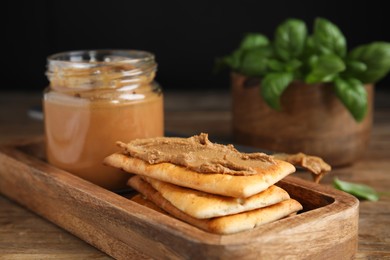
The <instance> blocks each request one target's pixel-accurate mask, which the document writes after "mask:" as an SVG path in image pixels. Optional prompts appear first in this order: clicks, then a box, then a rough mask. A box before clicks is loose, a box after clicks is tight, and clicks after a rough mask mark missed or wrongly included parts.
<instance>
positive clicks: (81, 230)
mask: <svg viewBox="0 0 390 260" xmlns="http://www.w3.org/2000/svg"><path fill="white" fill-rule="evenodd" d="M42 147H43V145H42V140H35V141H29V142H25V143H19V144H16V145H8V146H2V147H0V192H1V193H2V194H4V195H5V196H7V197H9V198H10V199H12V200H15V201H16V202H18V203H20V204H21V205H23V206H25V207H26V208H28V209H30V210H32V211H34V212H36V213H37V214H39V215H41V216H42V217H44V218H46V219H48V220H50V221H51V222H53V223H55V224H57V225H58V226H60V227H62V228H64V229H66V230H68V231H69V232H71V233H73V234H74V235H76V236H78V237H79V238H81V239H83V240H85V241H86V242H88V243H90V244H91V245H93V246H95V247H96V248H98V249H100V250H102V251H103V252H105V253H107V254H108V255H110V256H112V257H114V258H117V259H129V258H137V259H140V258H149V257H153V258H159V259H161V258H169V259H183V258H184V259H194V258H196V259H206V258H207V259H214V258H215V259H243V258H245V259H259V258H262V259H283V258H289V259H290V258H299V259H303V258H310V259H313V258H315V259H340V258H343V259H350V258H351V257H352V256H353V255H354V254H355V252H356V250H357V238H358V205H359V202H358V200H356V199H355V198H354V197H352V196H350V195H348V194H346V193H343V192H340V191H337V190H334V189H332V188H328V187H324V186H321V185H316V184H314V183H311V182H308V181H305V180H302V179H299V178H295V177H288V178H285V179H284V180H283V181H281V182H280V183H279V184H280V186H281V187H282V188H284V189H286V190H287V191H288V192H289V193H290V195H291V197H293V198H295V199H297V200H298V201H299V202H301V203H302V205H303V207H304V210H303V212H301V213H300V214H298V215H296V216H292V217H289V218H286V219H282V220H279V221H276V222H273V223H270V224H266V225H263V226H260V227H258V228H256V229H254V230H252V231H245V232H241V233H237V234H233V235H216V234H211V233H208V232H205V231H202V230H200V229H198V228H195V227H193V226H191V225H189V224H187V223H184V222H182V221H180V220H177V219H174V218H172V217H170V216H168V215H165V214H162V213H159V212H157V211H154V210H152V209H150V208H147V207H144V206H142V205H140V204H137V203H136V202H133V201H131V200H129V199H127V198H126V197H124V196H121V195H118V194H116V193H113V192H111V191H108V190H106V189H103V188H101V187H98V186H96V185H94V184H91V183H90V182H87V181H84V180H82V179H80V178H78V177H76V176H74V175H72V174H70V173H68V172H65V171H62V170H59V169H57V168H55V167H53V166H51V165H49V164H47V163H46V162H45V160H44V152H43V149H42Z"/></svg>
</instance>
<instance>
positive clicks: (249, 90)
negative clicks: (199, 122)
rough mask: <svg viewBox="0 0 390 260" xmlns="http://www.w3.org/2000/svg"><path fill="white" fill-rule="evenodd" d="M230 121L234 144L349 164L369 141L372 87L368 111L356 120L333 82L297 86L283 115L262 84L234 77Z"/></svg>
mask: <svg viewBox="0 0 390 260" xmlns="http://www.w3.org/2000/svg"><path fill="white" fill-rule="evenodd" d="M231 83H232V102H233V104H232V105H233V106H232V110H233V111H232V114H233V118H232V123H233V136H234V139H235V142H236V143H238V144H243V145H250V146H255V147H259V148H263V149H268V150H271V151H275V152H286V153H297V152H303V153H307V154H310V155H317V156H320V157H322V158H323V159H324V160H325V161H327V162H328V163H329V164H331V165H332V166H342V165H347V164H351V163H353V162H354V161H356V160H357V159H358V158H360V157H361V156H362V154H363V152H364V151H365V150H366V147H367V145H368V142H369V137H370V132H371V126H372V116H373V96H374V88H373V86H372V85H366V86H365V88H366V90H367V94H368V104H369V106H368V112H367V115H366V117H365V118H364V120H363V121H362V122H356V121H355V120H354V118H353V117H352V115H351V114H350V113H349V111H348V110H347V109H346V108H345V107H344V105H343V104H342V103H341V102H340V100H339V99H338V98H337V97H336V95H335V93H334V91H333V87H332V85H331V84H311V85H309V84H305V83H303V82H297V81H296V82H293V83H292V84H290V85H289V86H288V87H287V89H286V91H285V92H284V93H283V95H282V97H281V106H282V111H276V110H274V109H272V108H270V107H269V106H268V105H267V104H266V103H265V102H264V100H263V99H262V97H261V95H260V87H261V86H260V80H256V79H253V78H247V77H245V76H243V75H241V74H237V73H232V75H231Z"/></svg>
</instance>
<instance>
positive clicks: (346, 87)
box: [334, 78, 368, 122]
mask: <svg viewBox="0 0 390 260" xmlns="http://www.w3.org/2000/svg"><path fill="white" fill-rule="evenodd" d="M334 83H335V91H336V95H337V97H338V98H339V99H340V100H341V102H342V103H343V104H344V105H345V107H346V108H347V109H348V110H349V112H350V113H351V114H352V116H353V117H354V118H355V120H356V121H358V122H360V121H362V120H363V119H364V116H365V115H366V113H367V109H368V104H367V92H366V89H365V88H364V86H363V84H362V83H361V82H360V81H359V80H357V79H354V78H349V79H341V78H336V79H335V81H334Z"/></svg>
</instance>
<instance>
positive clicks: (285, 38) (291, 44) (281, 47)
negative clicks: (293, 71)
mask: <svg viewBox="0 0 390 260" xmlns="http://www.w3.org/2000/svg"><path fill="white" fill-rule="evenodd" d="M306 37H307V28H306V24H305V23H304V22H303V21H301V20H298V19H288V20H287V21H285V22H284V23H282V24H281V25H279V26H278V28H277V29H276V32H275V39H274V47H275V52H276V55H277V56H278V57H279V58H280V59H282V60H284V61H287V60H290V59H293V58H296V57H298V56H299V55H301V54H302V51H303V48H304V46H305V42H306Z"/></svg>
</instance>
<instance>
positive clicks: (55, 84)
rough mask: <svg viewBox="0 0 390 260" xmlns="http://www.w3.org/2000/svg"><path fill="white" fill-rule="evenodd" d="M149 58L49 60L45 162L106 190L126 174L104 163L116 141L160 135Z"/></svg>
mask: <svg viewBox="0 0 390 260" xmlns="http://www.w3.org/2000/svg"><path fill="white" fill-rule="evenodd" d="M156 67H157V64H156V62H155V59H154V56H153V54H151V53H149V52H144V51H132V50H95V51H93V50H90V51H74V52H65V53H58V54H54V55H52V56H50V57H48V69H47V73H46V74H47V77H48V80H49V82H50V85H49V87H48V88H47V89H46V90H45V93H44V100H43V107H44V119H45V120H44V122H45V141H46V153H47V160H48V162H49V163H50V164H52V165H54V166H56V167H58V168H60V169H63V170H66V171H68V172H70V173H73V174H75V175H78V176H79V177H81V178H83V179H86V180H88V181H91V182H93V183H95V184H97V185H99V186H102V187H104V188H107V189H111V190H117V189H121V188H124V187H125V186H126V181H127V179H128V178H129V175H128V174H126V173H124V172H122V171H120V170H118V169H113V168H112V167H109V166H105V165H103V163H102V161H103V159H104V158H105V157H106V156H108V155H110V154H112V153H114V152H116V151H117V150H118V147H117V146H116V145H115V143H116V142H117V141H118V140H121V141H131V140H133V139H137V138H149V137H158V136H163V131H164V125H163V121H164V119H163V95H162V91H161V88H160V86H159V85H158V84H157V83H156V82H155V81H154V77H155V72H156Z"/></svg>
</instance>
